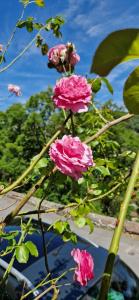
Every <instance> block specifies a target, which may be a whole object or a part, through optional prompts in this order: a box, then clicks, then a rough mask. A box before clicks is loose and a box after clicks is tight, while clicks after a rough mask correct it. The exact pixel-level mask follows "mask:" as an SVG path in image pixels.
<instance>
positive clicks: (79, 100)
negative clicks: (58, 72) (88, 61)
mask: <svg viewBox="0 0 139 300" xmlns="http://www.w3.org/2000/svg"><path fill="white" fill-rule="evenodd" d="M91 96H92V90H91V85H90V84H88V83H87V80H86V78H85V77H83V76H77V75H72V76H70V77H63V78H61V79H60V80H59V81H57V83H56V86H55V87H54V96H53V101H54V103H55V105H56V106H57V107H59V108H64V109H71V111H72V112H74V113H75V112H78V113H80V112H84V111H87V110H88V105H89V103H90V101H91Z"/></svg>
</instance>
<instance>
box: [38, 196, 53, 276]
mask: <svg viewBox="0 0 139 300" xmlns="http://www.w3.org/2000/svg"><path fill="white" fill-rule="evenodd" d="M44 199H45V197H43V198H42V200H41V201H40V203H39V207H38V222H39V224H40V229H41V234H42V245H43V254H44V259H45V268H46V272H47V273H48V274H49V277H50V279H52V278H51V273H50V269H49V264H48V257H47V256H48V253H47V246H46V243H45V233H44V228H43V223H42V219H41V215H40V208H41V205H42V202H43V201H44Z"/></svg>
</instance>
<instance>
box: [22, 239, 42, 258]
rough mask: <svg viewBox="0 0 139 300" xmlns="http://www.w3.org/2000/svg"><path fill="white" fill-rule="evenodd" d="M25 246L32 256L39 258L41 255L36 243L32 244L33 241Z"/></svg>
mask: <svg viewBox="0 0 139 300" xmlns="http://www.w3.org/2000/svg"><path fill="white" fill-rule="evenodd" d="M25 245H26V247H27V248H28V250H29V252H30V254H31V255H33V256H35V257H37V256H38V255H39V253H38V249H37V247H36V245H35V244H34V243H32V242H31V241H28V242H26V243H25Z"/></svg>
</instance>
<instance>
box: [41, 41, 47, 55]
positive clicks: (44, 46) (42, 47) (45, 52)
mask: <svg viewBox="0 0 139 300" xmlns="http://www.w3.org/2000/svg"><path fill="white" fill-rule="evenodd" d="M41 52H42V55H46V54H47V52H48V45H47V44H46V43H45V44H43V45H42V46H41Z"/></svg>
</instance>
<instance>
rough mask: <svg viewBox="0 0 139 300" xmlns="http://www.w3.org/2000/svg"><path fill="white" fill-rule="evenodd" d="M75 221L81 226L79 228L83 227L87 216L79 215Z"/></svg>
mask: <svg viewBox="0 0 139 300" xmlns="http://www.w3.org/2000/svg"><path fill="white" fill-rule="evenodd" d="M74 223H75V224H76V225H77V226H78V227H79V228H82V227H84V226H85V224H86V218H84V217H79V218H76V219H75V220H74Z"/></svg>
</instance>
